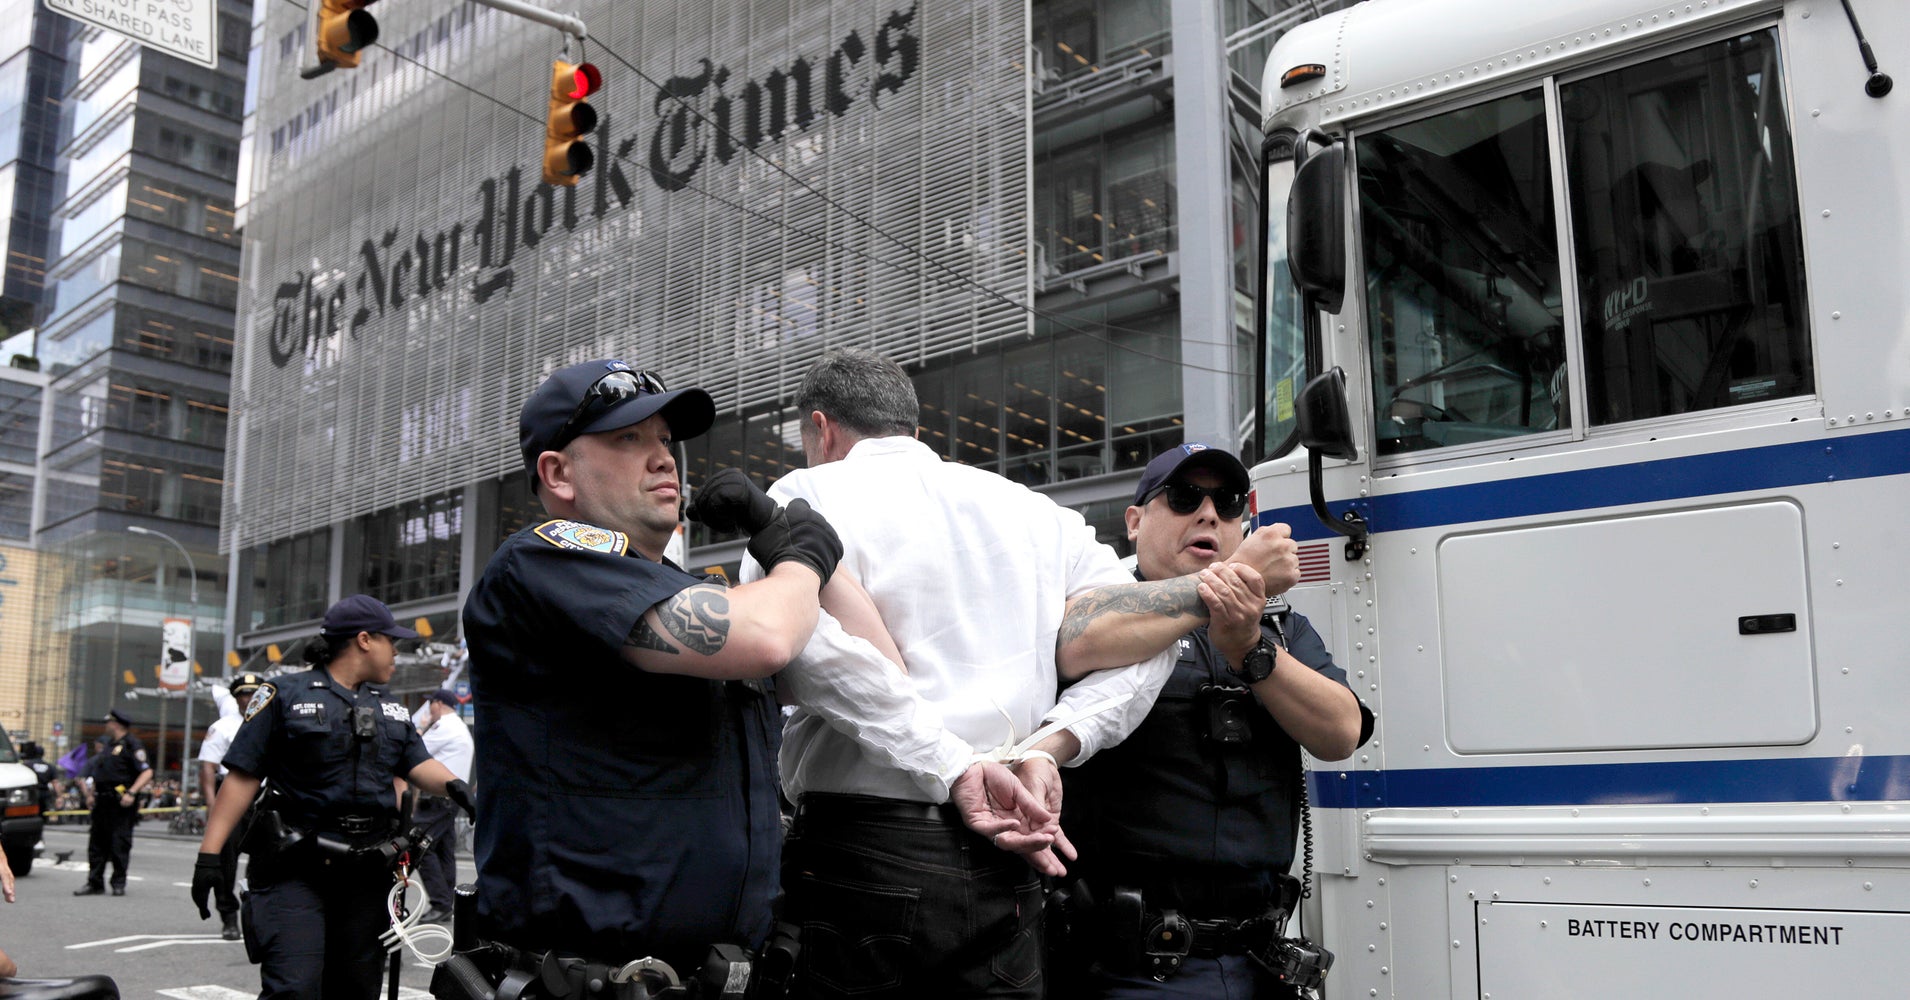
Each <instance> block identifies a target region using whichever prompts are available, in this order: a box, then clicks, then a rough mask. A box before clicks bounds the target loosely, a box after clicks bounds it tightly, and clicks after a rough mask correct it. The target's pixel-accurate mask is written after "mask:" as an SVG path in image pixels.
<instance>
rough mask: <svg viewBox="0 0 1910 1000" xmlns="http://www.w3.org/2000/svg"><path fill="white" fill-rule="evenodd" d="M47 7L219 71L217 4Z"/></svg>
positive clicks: (70, 3) (66, 2)
mask: <svg viewBox="0 0 1910 1000" xmlns="http://www.w3.org/2000/svg"><path fill="white" fill-rule="evenodd" d="M46 5H47V7H48V8H49V9H51V10H54V11H58V12H59V13H61V14H65V15H66V16H67V17H70V18H72V19H74V20H75V21H84V22H85V23H87V24H91V25H95V26H97V27H101V28H105V29H106V30H107V31H111V32H113V33H115V34H117V35H121V36H123V37H126V38H130V39H132V40H133V41H135V42H138V43H139V44H141V45H145V46H149V47H151V48H155V49H158V50H159V51H161V52H167V53H170V54H172V55H175V56H178V57H179V58H181V59H184V60H186V61H187V62H190V63H197V64H198V65H200V66H204V67H206V68H207V69H216V68H218V65H219V4H218V0H46Z"/></svg>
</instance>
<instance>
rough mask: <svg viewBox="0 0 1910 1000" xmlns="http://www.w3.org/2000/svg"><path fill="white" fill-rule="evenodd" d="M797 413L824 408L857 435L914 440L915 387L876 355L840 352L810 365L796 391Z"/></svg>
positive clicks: (899, 369) (895, 366) (853, 350)
mask: <svg viewBox="0 0 1910 1000" xmlns="http://www.w3.org/2000/svg"><path fill="white" fill-rule="evenodd" d="M796 410H797V412H798V413H800V414H801V415H802V417H803V418H804V419H807V418H808V416H809V414H810V412H811V411H814V410H821V411H822V412H823V413H824V414H826V415H827V416H828V417H829V419H831V420H834V421H835V422H837V423H839V424H841V425H842V426H843V427H844V428H845V429H846V430H848V431H849V433H851V434H854V435H856V436H857V437H863V438H873V437H891V436H895V435H902V436H905V437H914V436H915V425H916V420H917V418H918V416H919V406H918V404H917V402H916V399H915V383H914V382H913V381H911V380H910V379H909V376H908V373H907V372H904V371H903V370H902V366H901V365H898V364H896V363H895V362H893V361H890V360H889V359H888V358H885V357H883V356H882V355H880V354H877V353H875V352H874V351H865V350H861V349H859V348H836V349H834V350H831V351H828V352H826V353H824V354H823V356H822V358H821V359H820V360H818V361H817V362H816V363H815V364H813V365H811V366H810V367H809V371H808V372H807V373H806V374H804V375H803V377H802V385H800V386H798V387H797V388H796Z"/></svg>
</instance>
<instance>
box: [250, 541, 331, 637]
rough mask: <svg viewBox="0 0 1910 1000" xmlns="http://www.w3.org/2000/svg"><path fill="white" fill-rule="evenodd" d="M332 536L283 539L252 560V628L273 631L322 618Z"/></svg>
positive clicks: (324, 607) (270, 545)
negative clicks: (275, 628) (274, 628)
mask: <svg viewBox="0 0 1910 1000" xmlns="http://www.w3.org/2000/svg"><path fill="white" fill-rule="evenodd" d="M331 554H332V532H331V529H330V528H326V529H324V530H321V531H314V532H309V533H307V534H303V535H296V536H293V537H291V538H282V539H280V540H278V541H276V542H272V543H271V544H269V545H265V546H262V547H261V550H259V551H258V552H257V554H256V555H255V557H254V558H253V560H252V567H253V574H252V608H251V625H250V627H251V628H255V629H258V628H273V627H276V626H280V625H287V624H290V623H292V622H301V621H309V620H311V619H314V618H320V617H323V616H324V614H325V609H326V608H327V607H329V605H328V604H327V602H326V593H327V591H326V586H327V581H328V580H329V579H330V573H331Z"/></svg>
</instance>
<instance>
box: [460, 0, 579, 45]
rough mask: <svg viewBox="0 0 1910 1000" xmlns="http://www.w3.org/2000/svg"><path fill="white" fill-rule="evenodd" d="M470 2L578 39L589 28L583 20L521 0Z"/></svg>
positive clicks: (472, 0) (475, 0)
mask: <svg viewBox="0 0 1910 1000" xmlns="http://www.w3.org/2000/svg"><path fill="white" fill-rule="evenodd" d="M471 2H472V3H474V4H478V5H479V6H483V7H489V8H491V9H492V10H501V11H503V12H504V13H506V14H515V15H516V16H518V17H521V18H524V19H525V20H527V21H536V22H537V23H538V24H543V25H548V26H550V27H552V28H556V29H557V30H558V31H561V32H563V33H564V34H566V35H569V36H571V37H572V38H576V39H578V40H580V41H581V40H582V39H583V38H584V37H585V36H586V35H588V34H589V29H588V28H586V27H584V22H582V21H580V20H578V19H577V18H574V17H571V16H569V15H568V14H559V13H557V12H556V11H554V10H545V9H544V8H542V7H538V6H536V5H533V4H528V3H523V2H521V0H471Z"/></svg>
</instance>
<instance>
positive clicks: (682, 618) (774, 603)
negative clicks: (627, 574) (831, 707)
mask: <svg viewBox="0 0 1910 1000" xmlns="http://www.w3.org/2000/svg"><path fill="white" fill-rule="evenodd" d="M816 593H817V575H816V573H815V571H814V570H811V569H809V568H808V567H806V566H803V565H802V564H800V563H797V562H794V561H793V560H792V561H790V562H788V563H784V564H778V565H777V567H776V569H775V570H774V571H772V572H771V573H770V575H769V576H767V577H765V578H763V579H761V580H758V581H756V582H754V583H747V584H743V585H742V586H739V587H731V588H725V587H723V586H721V585H718V584H711V583H699V584H695V585H693V586H689V587H685V588H683V589H682V590H679V591H677V592H676V593H674V594H671V595H670V596H669V597H666V598H664V599H663V600H661V601H658V602H657V603H656V604H654V605H651V606H650V608H649V609H648V610H646V611H645V612H644V613H643V617H641V618H639V619H638V620H637V623H636V624H635V625H634V626H632V627H631V630H630V634H629V636H628V637H626V638H625V639H624V648H623V655H624V659H625V660H626V661H628V662H630V663H632V664H635V665H636V666H638V667H640V668H642V669H644V670H652V671H656V672H658V673H667V674H691V675H694V676H698V677H711V678H719V679H728V678H740V677H766V676H768V675H770V674H773V673H775V672H776V671H778V670H780V669H782V667H783V664H785V663H787V662H789V659H790V658H791V657H793V656H795V655H796V653H797V652H798V651H799V650H801V649H802V647H803V644H804V643H806V642H808V641H809V633H810V632H811V631H812V630H813V629H814V628H815V627H816V612H817V607H818V604H817V597H816Z"/></svg>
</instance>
